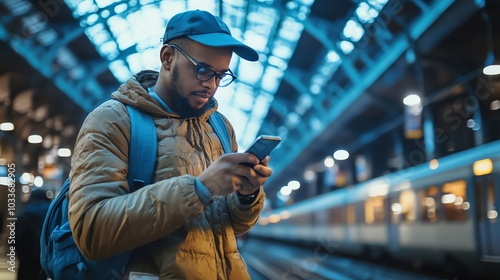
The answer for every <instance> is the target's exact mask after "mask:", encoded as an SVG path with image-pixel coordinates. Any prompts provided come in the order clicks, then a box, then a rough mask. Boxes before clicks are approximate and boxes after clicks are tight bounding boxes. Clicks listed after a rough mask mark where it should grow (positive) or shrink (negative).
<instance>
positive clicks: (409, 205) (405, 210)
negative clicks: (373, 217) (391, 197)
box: [399, 190, 417, 222]
mask: <svg viewBox="0 0 500 280" xmlns="http://www.w3.org/2000/svg"><path fill="white" fill-rule="evenodd" d="M416 200H417V198H416V195H415V192H414V191H412V190H405V191H402V192H401V194H400V195H399V204H400V205H399V210H400V213H401V221H402V222H414V221H415V218H416V216H417V213H416V205H415V202H416Z"/></svg>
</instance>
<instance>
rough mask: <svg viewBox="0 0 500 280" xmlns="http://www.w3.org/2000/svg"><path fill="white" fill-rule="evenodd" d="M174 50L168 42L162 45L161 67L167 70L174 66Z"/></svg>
mask: <svg viewBox="0 0 500 280" xmlns="http://www.w3.org/2000/svg"><path fill="white" fill-rule="evenodd" d="M172 50H173V48H172V47H170V46H169V45H166V44H165V45H163V46H162V47H161V51H160V61H161V67H163V69H165V70H170V67H171V66H172V60H173V58H174V56H173V51H172Z"/></svg>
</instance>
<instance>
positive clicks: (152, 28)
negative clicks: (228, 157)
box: [65, 0, 388, 150]
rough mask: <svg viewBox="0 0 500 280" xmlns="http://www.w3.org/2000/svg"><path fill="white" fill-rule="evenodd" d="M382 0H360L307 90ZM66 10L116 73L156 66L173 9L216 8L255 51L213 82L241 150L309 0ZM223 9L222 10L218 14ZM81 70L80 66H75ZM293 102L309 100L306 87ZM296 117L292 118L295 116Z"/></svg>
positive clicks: (338, 59) (328, 71)
mask: <svg viewBox="0 0 500 280" xmlns="http://www.w3.org/2000/svg"><path fill="white" fill-rule="evenodd" d="M387 1H388V0H365V1H360V2H359V3H358V4H357V5H358V6H357V8H356V9H355V10H354V13H353V15H352V16H351V18H350V19H349V18H348V19H347V21H346V23H345V27H344V28H343V30H342V38H343V40H341V41H339V42H336V43H337V49H335V50H330V51H329V52H327V54H326V55H325V57H324V59H323V63H322V64H321V65H319V67H318V68H317V71H316V72H315V73H314V74H313V75H312V78H311V80H310V84H309V92H310V93H311V94H313V95H314V94H320V93H321V91H322V89H323V87H324V86H325V84H326V82H327V81H328V80H329V79H330V78H331V77H332V75H333V74H334V73H335V71H336V70H337V69H338V67H339V66H340V65H341V64H342V59H343V58H344V57H345V56H347V55H349V53H351V52H352V51H353V49H354V43H356V42H358V41H359V40H360V39H361V38H362V36H363V35H364V29H363V27H362V24H365V23H370V22H373V21H374V20H375V18H376V17H377V16H378V14H379V12H380V11H381V10H382V8H383V7H384V6H385V4H386V3H387ZM65 2H66V3H67V5H68V6H69V7H70V8H71V9H72V10H73V16H74V17H75V18H76V19H77V20H79V22H80V26H81V27H82V28H83V29H84V32H85V34H86V35H87V36H88V38H89V39H90V41H91V42H92V43H93V44H94V45H95V46H96V49H97V51H98V52H99V53H100V54H101V55H102V57H103V58H105V59H107V60H108V61H109V69H110V71H111V72H112V73H113V75H114V76H115V77H116V78H117V80H118V81H120V82H124V81H126V80H127V79H128V78H129V77H130V76H132V75H133V74H134V73H136V72H138V71H140V70H143V69H153V70H158V69H159V66H160V64H159V62H158V53H159V51H160V48H161V45H162V43H161V38H162V36H163V32H164V28H165V26H166V24H167V22H168V20H169V19H170V18H171V17H172V16H174V15H175V14H177V13H179V12H183V11H186V10H193V9H200V10H206V11H209V12H211V13H212V14H215V15H218V16H220V17H221V18H222V19H223V20H224V22H225V23H227V25H228V26H229V28H230V29H231V33H232V35H233V36H234V37H235V38H237V39H239V40H240V41H242V42H244V43H245V44H247V45H249V46H251V47H253V48H254V49H255V50H257V52H258V53H259V54H260V59H259V61H258V62H248V61H246V60H242V59H240V58H239V57H238V56H236V55H235V56H233V59H232V61H231V65H230V68H231V69H233V72H234V73H235V74H236V76H237V77H238V79H237V80H236V81H235V82H233V83H232V84H231V85H230V86H229V87H226V88H219V89H218V91H217V95H216V98H217V100H218V102H219V111H221V112H222V113H223V114H225V115H226V116H227V117H228V118H229V119H230V120H231V121H232V123H233V124H234V128H235V130H236V135H237V140H238V144H239V146H240V150H244V149H246V148H247V147H248V145H250V143H251V142H252V141H253V139H254V138H255V137H256V136H257V135H256V134H257V133H258V131H259V129H260V127H261V123H262V121H263V120H264V118H265V117H266V115H267V112H268V110H269V107H270V104H271V102H272V101H273V98H274V94H275V92H276V91H277V89H278V86H279V84H280V83H281V80H282V78H283V75H284V72H285V71H286V69H287V66H288V61H289V60H290V58H291V56H292V54H293V53H294V51H295V46H296V44H297V42H298V40H299V38H300V36H301V34H302V31H303V30H304V25H303V22H304V20H305V19H306V18H307V16H308V15H309V12H310V7H311V5H312V4H313V2H314V0H289V1H287V2H286V4H285V9H286V10H283V9H282V8H279V7H278V6H280V5H277V4H276V3H274V2H275V1H274V0H219V1H215V0H213V1H207V0H164V1H160V0H132V1H116V0H83V1H82V0H65ZM220 11H223V12H222V15H221V14H220ZM81 74H84V73H81ZM302 97H303V98H301V99H302V100H303V101H304V102H303V104H301V106H298V107H299V108H298V110H302V111H304V110H307V108H308V107H309V106H311V103H312V101H311V97H310V95H307V94H306V95H303V96H302ZM296 121H299V120H298V119H297V120H296Z"/></svg>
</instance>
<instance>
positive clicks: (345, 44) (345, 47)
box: [339, 41, 354, 54]
mask: <svg viewBox="0 0 500 280" xmlns="http://www.w3.org/2000/svg"><path fill="white" fill-rule="evenodd" d="M339 46H340V49H341V50H342V52H343V53H345V54H350V53H351V52H352V50H353V49H354V45H353V44H352V43H351V42H349V41H341V42H340V43H339Z"/></svg>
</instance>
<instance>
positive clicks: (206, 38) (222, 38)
mask: <svg viewBox="0 0 500 280" xmlns="http://www.w3.org/2000/svg"><path fill="white" fill-rule="evenodd" d="M179 37H187V38H189V39H191V40H193V41H196V42H198V43H200V44H203V45H207V46H211V47H230V48H232V49H233V51H234V52H235V53H236V54H237V55H238V56H240V57H241V58H243V59H246V60H248V61H257V60H259V54H258V53H257V52H256V51H255V50H254V49H252V48H251V47H249V46H247V45H245V44H243V43H242V42H240V41H238V40H236V39H235V38H233V36H231V31H229V27H227V25H226V24H225V23H224V22H223V21H222V20H221V19H220V18H219V17H218V16H214V15H212V14H211V13H209V12H206V11H201V10H194V11H187V12H183V13H180V14H176V15H175V16H173V17H172V18H171V19H170V20H169V21H168V24H167V28H166V30H165V34H164V35H163V43H164V44H166V43H167V42H168V41H170V40H172V39H175V38H179Z"/></svg>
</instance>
